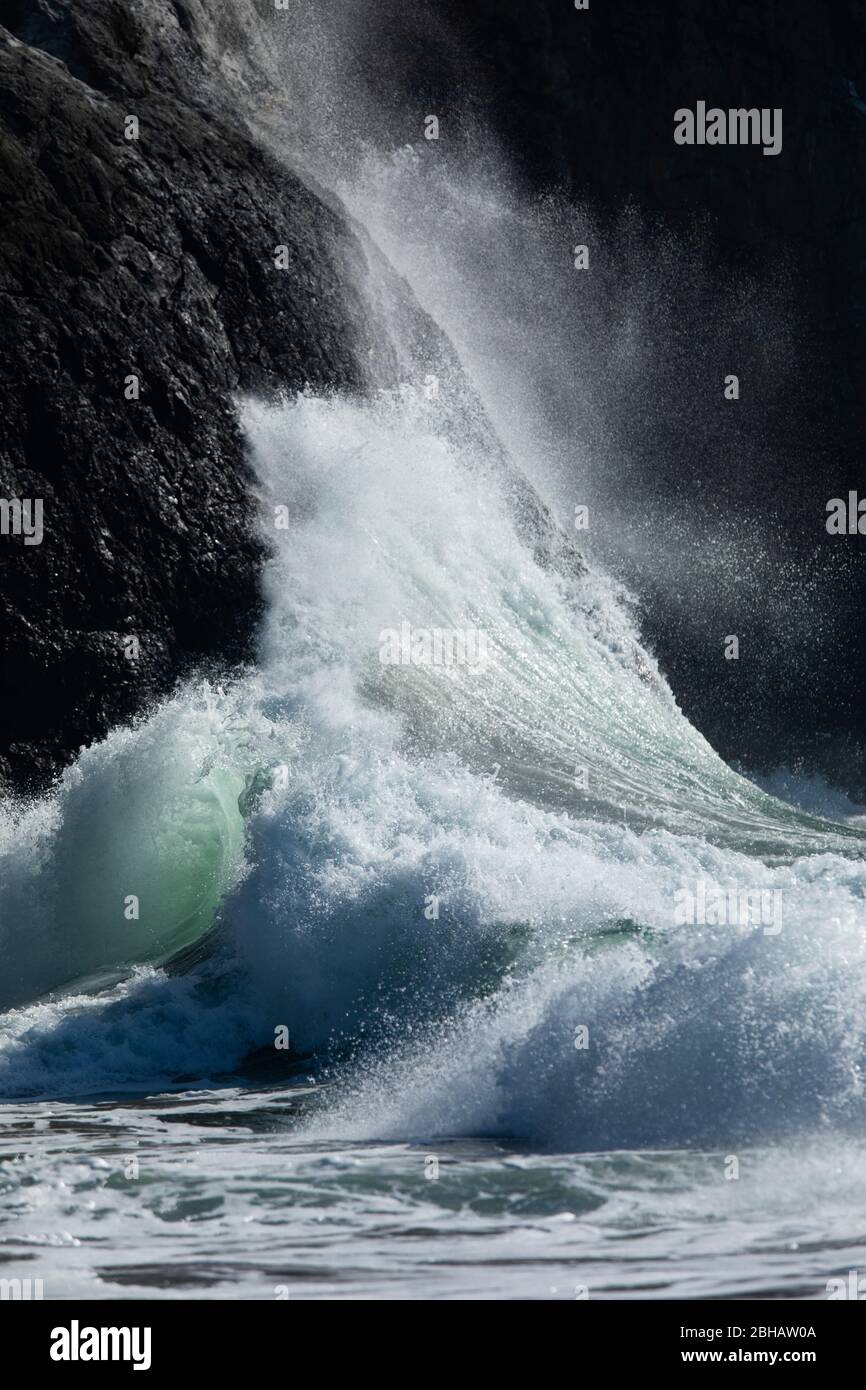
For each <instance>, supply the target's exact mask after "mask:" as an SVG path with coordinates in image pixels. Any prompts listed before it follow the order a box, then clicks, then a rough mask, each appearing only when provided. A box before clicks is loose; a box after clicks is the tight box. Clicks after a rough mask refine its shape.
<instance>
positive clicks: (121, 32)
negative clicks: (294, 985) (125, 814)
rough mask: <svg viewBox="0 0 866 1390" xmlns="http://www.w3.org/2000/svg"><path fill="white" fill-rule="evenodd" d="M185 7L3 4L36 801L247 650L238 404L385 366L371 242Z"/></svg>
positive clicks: (10, 591) (2, 480)
mask: <svg viewBox="0 0 866 1390" xmlns="http://www.w3.org/2000/svg"><path fill="white" fill-rule="evenodd" d="M185 18H188V15H187V11H186V10H185V9H184V7H183V6H182V5H180V4H177V5H173V4H170V3H155V2H154V3H150V4H147V5H139V6H136V7H134V8H130V7H129V6H128V5H126V4H125V3H121V0H75V4H74V5H72V4H68V3H61V2H60V0H0V25H2V26H3V27H2V28H0V207H2V220H0V411H2V421H3V429H2V435H0V496H2V497H3V498H5V499H11V498H19V499H42V502H43V515H44V523H43V524H44V538H43V541H42V543H41V544H31V545H25V544H24V541H23V537H21V536H14V535H2V536H0V641H2V647H3V651H2V677H0V710H2V723H0V776H5V778H6V779H8V780H9V781H11V782H12V783H13V784H14V785H18V786H23V787H28V786H37V785H40V784H43V783H44V782H45V780H46V779H47V778H48V777H49V776H50V775H51V773H52V772H53V771H54V770H56V768H57V767H58V766H59V765H61V764H62V763H63V762H64V761H65V760H66V759H68V758H69V757H70V756H71V755H72V754H74V752H75V751H76V750H77V748H78V747H79V746H80V745H81V743H83V742H87V741H90V740H91V739H93V738H94V737H98V736H101V735H102V734H104V733H105V732H106V731H107V729H108V728H109V727H110V726H111V724H113V723H115V722H117V721H118V720H121V719H124V718H127V717H128V716H130V715H131V714H132V713H134V712H135V711H137V710H139V709H140V708H142V706H143V705H144V704H146V702H147V700H148V699H149V698H150V697H151V696H152V695H154V694H155V693H161V692H163V691H165V690H166V689H167V688H168V687H169V686H170V685H171V683H172V681H173V680H174V679H175V678H176V677H177V676H179V675H181V674H183V673H184V672H185V671H187V670H189V669H190V668H191V667H192V666H193V665H196V664H198V665H200V664H201V663H202V662H205V661H208V660H210V659H212V658H218V659H219V661H220V662H221V663H223V664H225V663H232V662H236V661H239V660H242V659H244V658H246V657H247V656H248V655H249V654H250V652H251V643H252V638H253V634H254V628H255V622H256V617H257V614H258V609H259V578H258V577H259V570H260V564H261V553H260V545H259V542H258V541H257V540H256V539H255V527H254V525H253V517H252V505H253V504H252V501H251V489H250V479H249V476H248V472H247V468H246V465H245V463H244V458H243V450H242V442H241V439H240V437H239V432H238V429H237V426H236V423H235V418H234V414H233V411H232V407H231V397H232V393H234V392H237V391H244V390H261V391H268V390H274V389H278V388H288V389H292V388H298V387H301V386H303V385H304V384H305V383H309V384H310V385H312V386H314V387H320V388H321V387H335V386H339V387H342V388H348V389H357V388H361V387H362V386H363V385H364V375H365V373H364V372H362V371H361V369H360V368H359V366H358V364H359V362H361V363H364V364H365V371H366V370H367V366H368V364H369V369H370V370H372V369H373V367H374V366H375V368H376V370H377V371H378V372H379V373H380V375H381V374H384V375H387V370H388V364H387V363H381V362H378V361H376V359H377V353H378V349H377V348H376V347H375V346H374V343H373V340H372V338H371V339H370V340H369V341H368V340H367V334H368V328H367V326H366V324H367V314H366V308H365V305H364V304H363V303H362V302H361V298H360V296H359V293H358V291H357V290H353V289H352V288H351V287H352V285H353V284H356V283H357V282H358V280H359V277H360V276H362V275H363V271H364V262H365V252H364V250H363V248H362V247H361V246H360V244H359V243H358V241H357V239H356V237H355V235H354V233H353V232H352V230H351V229H350V228H349V227H348V226H347V224H346V222H345V219H344V218H343V217H342V216H341V214H340V212H339V210H337V209H335V208H334V207H329V206H326V205H325V203H324V202H323V201H322V200H321V199H320V198H319V197H318V196H317V195H316V194H315V193H313V192H312V191H311V190H310V189H309V188H308V187H306V186H305V185H304V184H303V183H302V182H301V181H300V180H299V179H298V178H296V177H294V176H293V175H292V174H291V173H288V172H287V171H286V170H285V169H284V168H283V167H280V166H279V165H277V164H276V163H275V162H274V161H273V159H271V158H270V157H269V156H268V155H267V154H266V153H265V152H264V151H263V150H262V149H261V148H259V147H258V146H257V145H256V143H254V141H253V140H252V139H251V138H250V137H249V135H248V134H247V132H246V131H245V129H244V127H243V125H242V123H241V122H240V120H233V118H232V116H231V113H230V107H229V106H228V105H227V103H226V102H225V101H224V100H223V98H222V94H221V93H220V92H218V91H217V90H216V88H215V86H214V84H213V82H212V81H211V79H210V77H209V73H208V70H207V66H206V63H205V61H204V57H203V54H202V52H201V50H200V48H199V47H198V45H197V42H196V40H195V38H194V36H193V34H192V33H191V31H190V26H189V24H188V23H185V22H184V21H185ZM130 115H135V116H136V117H137V118H138V121H139V138H138V139H137V140H131V139H127V138H126V130H127V127H126V124H125V122H126V118H127V117H128V116H130ZM277 246H285V247H287V248H288V265H289V268H288V269H287V270H279V269H277V268H276V266H275V261H274V253H275V248H276V247H277ZM131 376H137V377H138V378H139V381H140V398H139V399H138V400H135V399H128V398H127V397H128V396H129V395H130V394H133V393H134V386H130V385H128V378H130V377H131ZM129 636H135V637H137V638H138V640H139V651H140V654H139V656H138V659H137V660H130V659H128V656H127V650H128V649H127V648H125V645H124V643H125V639H126V638H127V637H129Z"/></svg>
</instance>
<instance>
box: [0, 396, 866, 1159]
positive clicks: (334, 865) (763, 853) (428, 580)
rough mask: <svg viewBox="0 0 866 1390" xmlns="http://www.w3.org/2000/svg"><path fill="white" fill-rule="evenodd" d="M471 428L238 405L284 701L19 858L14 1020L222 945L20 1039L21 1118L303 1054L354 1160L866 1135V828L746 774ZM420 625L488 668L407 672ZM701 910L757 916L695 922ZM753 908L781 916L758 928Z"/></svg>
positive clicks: (70, 794)
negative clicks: (477, 1149)
mask: <svg viewBox="0 0 866 1390" xmlns="http://www.w3.org/2000/svg"><path fill="white" fill-rule="evenodd" d="M456 423H459V421H458V422H455V412H454V408H453V407H452V406H451V405H449V404H448V403H447V402H444V403H443V402H441V401H437V400H435V399H434V400H429V399H427V398H426V395H425V391H424V390H423V389H418V388H416V387H413V386H410V385H407V386H406V387H405V388H404V389H403V390H400V391H396V392H390V393H383V394H382V395H381V396H380V397H379V398H378V399H376V400H374V401H372V402H361V401H356V400H345V399H340V398H336V397H335V398H330V399H323V398H318V397H315V396H311V395H308V396H302V397H300V398H298V399H296V400H294V401H291V402H287V403H285V404H284V405H283V406H270V407H267V406H263V405H260V404H257V403H255V402H248V403H247V405H246V406H245V408H244V424H245V428H246V431H247V435H248V438H249V441H250V449H251V454H252V459H253V462H254V465H255V467H256V470H257V473H258V476H259V478H260V480H261V500H262V516H263V525H264V526H265V528H266V530H267V534H268V536H269V540H270V544H271V549H272V559H271V562H270V566H269V570H268V576H267V593H268V616H267V620H266V623H265V626H264V629H263V631H262V633H261V640H260V653H261V655H260V661H259V663H258V665H257V668H256V669H255V671H252V672H250V674H249V675H248V676H247V677H246V678H244V679H243V680H240V681H238V682H237V683H236V684H235V685H234V686H232V687H231V688H230V689H226V690H203V689H200V688H190V689H189V690H187V691H186V692H183V693H181V694H180V695H178V697H176V698H175V699H174V700H172V701H170V702H167V703H166V704H164V705H163V706H161V707H160V708H159V709H158V710H157V711H156V712H155V713H154V715H153V716H152V717H151V718H150V719H149V720H147V721H145V722H144V723H143V724H142V725H141V726H139V727H137V728H135V729H132V730H126V731H120V732H118V733H117V734H115V735H113V736H112V737H111V738H110V739H109V740H107V741H106V742H105V743H104V744H103V745H101V746H99V747H98V748H95V749H92V750H90V751H88V752H87V753H85V754H84V755H82V758H81V759H80V761H79V763H78V764H77V766H76V767H75V768H74V769H72V770H71V771H70V772H69V773H68V774H67V776H66V778H65V779H64V782H63V784H62V786H61V788H60V790H59V792H58V794H57V795H56V796H55V797H54V798H53V799H50V800H47V801H45V802H43V803H41V804H39V805H38V806H35V807H31V808H29V809H28V811H27V812H26V814H24V815H23V816H20V817H18V818H17V819H15V818H10V819H9V821H8V822H7V824H6V826H5V829H4V842H3V850H4V858H5V861H6V865H7V868H8V872H7V874H5V875H4V888H3V892H2V908H3V911H2V920H3V922H4V936H3V949H4V961H5V963H6V964H5V969H4V980H5V981H7V982H8V983H7V987H8V988H9V989H11V993H12V998H11V1000H10V999H7V1001H6V1002H7V1003H9V1002H13V1003H21V1002H22V1001H23V999H25V998H27V997H28V990H29V991H30V994H29V997H30V998H32V997H33V995H34V994H35V993H42V992H44V990H45V989H47V988H48V987H50V986H51V985H54V984H57V983H60V982H61V981H63V980H65V981H69V980H70V979H74V978H76V977H81V976H92V975H94V974H99V973H100V972H102V973H103V974H105V973H106V972H110V971H111V970H113V971H114V972H115V977H116V976H117V974H118V973H119V968H120V967H122V966H123V965H124V963H128V962H129V960H130V959H132V960H137V961H139V962H148V961H149V962H160V961H164V960H165V959H166V957H167V956H168V955H170V954H171V953H172V952H173V951H175V950H176V949H178V948H179V947H182V946H184V945H188V944H189V943H190V942H192V941H194V940H196V939H198V938H200V937H201V936H202V935H203V934H204V933H206V932H207V931H208V929H209V928H210V926H211V924H212V921H213V914H214V906H215V903H216V901H217V899H221V907H220V910H219V914H218V918H219V927H220V931H219V934H218V944H217V946H216V948H215V950H213V951H212V953H211V955H210V957H209V959H208V960H207V961H205V962H204V963H200V964H199V965H197V966H194V967H193V969H192V972H191V973H187V974H183V975H180V976H176V975H169V976H166V975H165V974H164V973H162V972H161V971H159V970H157V971H156V972H154V971H153V970H152V969H150V970H145V971H144V973H140V972H139V973H138V974H137V975H133V976H132V977H130V978H124V979H117V978H115V980H114V981H113V982H110V981H109V982H108V988H107V990H106V991H105V992H103V993H102V994H94V993H93V992H92V982H91V983H90V984H89V985H88V988H87V989H85V990H84V991H83V992H82V990H81V989H78V990H77V991H73V992H72V993H71V994H70V993H69V992H68V991H67V993H66V994H65V995H61V996H55V997H52V998H49V999H45V1000H43V1001H41V1002H39V1003H36V1004H33V1005H31V1006H30V1007H27V1008H22V1009H19V1010H17V1011H14V1012H11V1013H7V1014H6V1015H5V1016H4V1019H3V1025H2V1027H3V1052H2V1059H3V1060H2V1064H0V1072H2V1074H3V1078H4V1079H3V1086H4V1090H5V1091H6V1092H7V1093H8V1094H22V1093H25V1094H30V1093H32V1092H39V1091H40V1090H41V1091H45V1090H48V1091H53V1092H56V1091H57V1090H58V1089H60V1090H70V1089H72V1090H75V1089H89V1090H92V1089H110V1088H112V1087H117V1086H119V1085H123V1086H128V1085H130V1084H133V1085H144V1086H147V1085H153V1084H154V1083H155V1082H159V1083H160V1084H166V1082H168V1081H170V1080H171V1078H172V1077H175V1078H176V1077H178V1076H181V1075H186V1076H189V1075H190V1074H192V1075H202V1074H210V1075H213V1074H214V1073H215V1072H220V1071H227V1070H229V1069H231V1068H232V1067H234V1066H236V1065H237V1064H238V1063H239V1062H240V1060H241V1058H242V1056H243V1055H244V1053H245V1051H247V1050H249V1049H250V1048H252V1047H255V1046H262V1045H265V1044H267V1043H268V1042H269V1041H272V1040H273V1037H274V1030H275V1028H277V1027H280V1026H281V1025H284V1026H286V1027H288V1029H289V1032H290V1036H291V1043H292V1048H293V1050H295V1051H296V1052H298V1053H302V1054H307V1053H311V1052H312V1053H315V1054H316V1055H317V1057H318V1059H319V1064H322V1063H323V1062H324V1063H325V1064H326V1065H328V1066H329V1067H330V1069H331V1070H330V1072H329V1073H328V1074H329V1077H330V1079H331V1081H332V1085H331V1086H330V1087H329V1088H327V1089H326V1090H325V1091H323V1093H322V1095H323V1099H322V1101H321V1102H320V1105H319V1106H318V1107H316V1108H315V1110H314V1113H313V1116H312V1118H311V1119H310V1120H309V1123H310V1125H311V1126H312V1127H313V1129H315V1130H319V1131H321V1130H325V1131H327V1132H328V1133H331V1134H338V1135H339V1134H349V1133H351V1134H352V1135H354V1136H355V1137H358V1136H361V1137H363V1136H372V1135H378V1136H381V1135H404V1136H405V1135H415V1134H429V1133H437V1132H439V1133H441V1132H448V1133H452V1134H461V1133H465V1134H475V1135H480V1134H493V1135H496V1134H507V1135H519V1136H522V1137H527V1138H530V1139H531V1140H533V1141H534V1142H536V1143H539V1144H543V1145H546V1146H553V1147H560V1148H601V1147H620V1146H627V1145H633V1144H637V1143H644V1144H650V1143H662V1142H663V1143H673V1142H684V1141H688V1142H691V1141H695V1142H698V1141H710V1140H712V1139H713V1138H720V1137H723V1138H724V1140H725V1142H727V1143H730V1142H732V1140H733V1139H735V1138H755V1137H756V1136H764V1137H767V1136H776V1135H778V1134H779V1133H783V1132H788V1131H790V1130H791V1129H792V1128H794V1129H803V1128H805V1129H811V1128H814V1127H819V1128H820V1127H821V1126H824V1125H826V1124H830V1123H832V1124H833V1125H835V1126H840V1125H841V1126H853V1127H858V1126H859V1125H860V1123H861V1121H862V1118H863V1107H862V1094H861V1066H862V1061H863V1051H864V1041H866V1039H864V1024H866V945H864V940H863V933H862V910H863V898H864V894H866V874H864V869H863V863H862V846H863V831H862V824H861V823H858V822H857V820H856V818H852V819H851V820H850V821H845V820H840V821H839V822H837V823H833V822H831V821H828V820H822V819H818V818H815V817H813V816H811V815H809V814H807V813H806V812H804V811H802V810H798V809H796V808H795V807H793V806H791V805H789V804H787V803H785V802H782V801H779V800H777V799H775V798H774V797H772V796H770V795H768V794H767V793H765V792H764V791H761V790H760V789H759V788H758V787H756V786H755V785H754V784H753V783H751V782H749V781H747V780H745V779H744V778H742V777H740V776H738V775H737V774H735V773H734V772H732V771H731V770H730V769H729V768H728V767H727V766H726V765H725V764H724V763H723V762H722V761H721V760H720V759H719V758H718V757H717V756H716V755H715V754H714V752H713V751H712V749H711V748H710V747H709V745H708V744H707V743H706V741H705V740H704V739H703V738H702V737H701V735H700V734H699V733H697V731H696V730H695V729H694V728H692V727H691V725H690V724H689V723H688V722H687V721H686V720H685V719H684V718H683V716H682V714H681V713H680V711H679V709H678V708H677V705H676V702H675V700H674V699H673V697H672V695H671V693H670V691H669V689H668V688H667V686H666V684H665V682H664V680H663V679H662V677H661V676H660V674H659V672H658V670H657V668H656V665H655V663H654V661H653V658H652V656H651V654H650V653H649V652H648V651H647V650H646V649H645V648H644V647H643V646H642V644H641V642H640V639H639V636H638V634H637V632H636V630H635V628H634V625H633V622H632V619H631V617H630V611H629V604H628V600H627V596H626V595H625V594H624V593H623V592H622V591H621V590H620V589H619V588H618V586H617V585H616V584H614V583H613V581H612V580H611V579H610V578H609V577H608V576H607V575H606V574H605V573H604V572H603V571H601V570H599V569H598V567H597V566H594V565H590V566H588V567H587V568H586V569H585V571H584V572H583V573H573V572H567V571H563V572H560V570H559V569H558V568H557V567H556V566H555V565H551V564H550V563H549V561H548V559H547V558H546V557H545V556H544V554H540V552H539V548H538V546H537V545H535V544H534V543H533V537H532V536H531V535H530V534H526V530H525V527H524V526H522V525H521V524H520V520H519V518H518V517H517V516H516V515H515V513H514V508H513V505H512V500H511V497H510V494H509V489H508V487H507V485H506V484H505V482H504V480H503V476H502V474H501V472H498V471H497V468H498V464H497V461H496V457H495V456H494V455H493V454H491V453H490V452H488V451H487V450H486V449H485V447H484V446H483V445H481V444H479V443H478V442H477V436H476V433H475V432H473V431H470V430H469V429H468V428H467V430H466V431H465V432H464V436H465V438H468V439H471V440H472V441H474V442H472V443H470V444H463V443H462V442H461V433H460V431H459V429H457V428H456V427H455V424H456ZM403 624H408V625H409V629H410V631H411V632H412V633H413V634H419V633H424V632H427V633H430V632H434V631H439V632H468V631H472V632H475V633H478V634H483V637H484V644H483V645H484V654H485V660H484V661H483V662H480V661H479V662H474V663H473V662H470V661H469V660H468V659H467V660H466V661H464V662H463V663H462V664H461V662H459V661H456V660H454V661H451V662H450V663H449V662H447V661H443V662H442V663H440V664H439V665H436V664H435V663H433V662H432V661H431V662H429V663H426V661H425V658H426V655H428V654H429V650H428V648H425V647H424V645H423V642H422V644H421V646H420V647H418V648H417V649H413V648H411V647H410V648H408V649H407V650H408V652H409V656H410V659H409V660H408V661H405V662H403V663H402V664H401V663H400V662H399V661H390V660H385V661H383V660H382V656H383V653H390V652H391V649H390V648H389V647H388V645H387V640H386V641H385V642H384V643H383V634H388V633H389V632H392V631H396V632H400V631H401V630H402V627H403ZM413 650H416V653H417V654H420V656H419V660H418V661H412V660H411V653H412V651H413ZM467 650H468V649H467ZM391 654H392V655H393V653H391ZM244 818H246V829H245V827H244ZM37 875H38V877H37ZM699 884H703V885H704V889H703V891H704V893H705V896H706V894H707V893H710V895H712V893H713V892H714V891H715V889H716V888H719V889H723V890H724V891H725V893H726V894H728V895H729V896H727V897H726V898H725V900H724V904H722V905H721V907H720V902H719V900H718V898H716V900H715V902H716V906H715V910H713V909H712V908H709V909H708V910H706V911H705V912H704V913H703V916H704V917H705V920H704V921H703V922H701V921H696V922H693V921H691V920H682V916H683V914H682V913H678V910H677V907H678V904H679V905H682V904H683V902H684V901H687V900H684V898H683V894H684V893H691V895H692V897H693V898H695V899H696V898H697V894H698V893H699V892H700V891H701V890H700V889H699V886H698V885H699ZM760 891H763V893H764V894H765V899H764V902H765V904H766V905H769V904H771V903H772V904H774V911H775V905H778V914H777V915H773V916H766V917H762V918H760V920H759V919H758V918H757V916H756V915H755V914H752V913H751V912H750V911H745V910H744V909H743V907H742V904H743V903H744V902H746V901H747V902H748V903H751V902H752V901H753V898H751V897H749V898H747V899H746V898H744V896H743V895H744V894H745V895H749V894H751V895H755V894H757V893H759V892H760ZM128 894H135V895H136V896H137V897H138V899H139V901H140V904H141V915H140V920H138V921H129V922H128V921H126V919H125V917H124V913H123V903H124V900H125V898H126V896H127V895H128ZM731 894H735V895H737V896H736V897H735V898H732V897H731V896H730V895H731ZM774 895H775V896H774ZM708 901H709V900H708ZM754 901H755V902H757V898H755V899H754ZM732 902H736V909H735V910H731V908H730V904H731V903H732ZM692 915H693V916H697V915H698V913H697V910H695V912H694V913H693V914H692ZM103 984H106V981H105V980H103ZM584 1030H585V1031H584ZM61 1042H62V1047H61V1046H60V1043H61Z"/></svg>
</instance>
